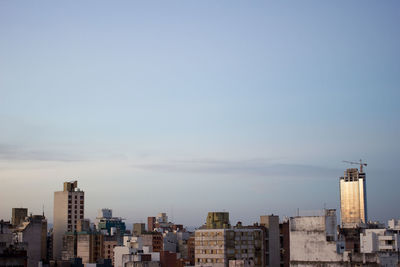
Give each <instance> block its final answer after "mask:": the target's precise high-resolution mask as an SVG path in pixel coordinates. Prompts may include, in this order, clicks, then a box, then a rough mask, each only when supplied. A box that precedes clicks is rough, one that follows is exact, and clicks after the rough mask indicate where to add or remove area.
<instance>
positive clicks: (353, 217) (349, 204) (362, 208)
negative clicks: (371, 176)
mask: <svg viewBox="0 0 400 267" xmlns="http://www.w3.org/2000/svg"><path fill="white" fill-rule="evenodd" d="M360 170H361V171H358V169H356V168H351V169H347V170H346V171H345V172H344V176H343V177H340V217H341V221H342V225H343V226H344V227H354V226H357V225H359V224H362V223H366V222H367V191H366V182H365V173H364V172H363V171H362V169H361V168H360Z"/></svg>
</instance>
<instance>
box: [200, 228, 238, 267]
mask: <svg viewBox="0 0 400 267" xmlns="http://www.w3.org/2000/svg"><path fill="white" fill-rule="evenodd" d="M226 242H227V230H225V229H216V230H197V231H196V232H195V265H196V266H213V267H226V266H228V261H227V254H228V253H227V251H226V249H227V248H226ZM231 242H232V243H234V239H232V240H231ZM230 253H231V254H234V250H233V249H231V251H230Z"/></svg>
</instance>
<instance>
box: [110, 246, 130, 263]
mask: <svg viewBox="0 0 400 267" xmlns="http://www.w3.org/2000/svg"><path fill="white" fill-rule="evenodd" d="M129 251H130V250H129V248H128V247H122V246H118V247H114V267H124V266H123V265H122V255H124V254H129Z"/></svg>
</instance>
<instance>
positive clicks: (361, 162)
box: [343, 159, 367, 172]
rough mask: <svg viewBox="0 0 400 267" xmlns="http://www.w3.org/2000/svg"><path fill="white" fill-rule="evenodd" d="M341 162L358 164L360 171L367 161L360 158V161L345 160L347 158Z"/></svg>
mask: <svg viewBox="0 0 400 267" xmlns="http://www.w3.org/2000/svg"><path fill="white" fill-rule="evenodd" d="M343 162H345V163H349V164H360V172H363V166H365V167H367V163H365V162H363V161H362V160H361V159H360V162H354V161H347V160H343Z"/></svg>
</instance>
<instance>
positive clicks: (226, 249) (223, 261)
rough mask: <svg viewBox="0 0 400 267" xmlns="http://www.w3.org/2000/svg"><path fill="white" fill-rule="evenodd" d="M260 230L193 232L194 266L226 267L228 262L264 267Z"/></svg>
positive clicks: (262, 235)
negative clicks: (250, 263)
mask: <svg viewBox="0 0 400 267" xmlns="http://www.w3.org/2000/svg"><path fill="white" fill-rule="evenodd" d="M263 240H264V234H263V231H262V230H261V229H247V228H237V229H207V230H197V231H196V232H195V265H196V266H213V267H227V266H229V260H244V261H247V262H249V261H254V266H264V262H263V255H264V247H263Z"/></svg>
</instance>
